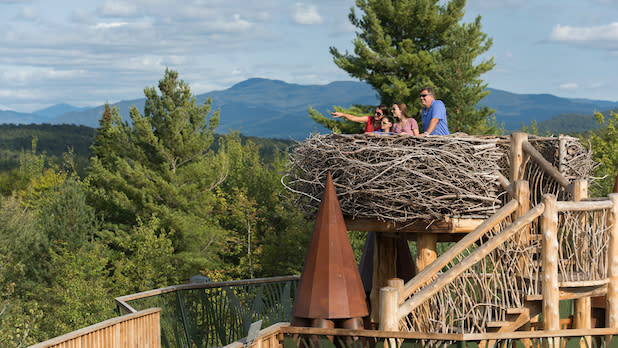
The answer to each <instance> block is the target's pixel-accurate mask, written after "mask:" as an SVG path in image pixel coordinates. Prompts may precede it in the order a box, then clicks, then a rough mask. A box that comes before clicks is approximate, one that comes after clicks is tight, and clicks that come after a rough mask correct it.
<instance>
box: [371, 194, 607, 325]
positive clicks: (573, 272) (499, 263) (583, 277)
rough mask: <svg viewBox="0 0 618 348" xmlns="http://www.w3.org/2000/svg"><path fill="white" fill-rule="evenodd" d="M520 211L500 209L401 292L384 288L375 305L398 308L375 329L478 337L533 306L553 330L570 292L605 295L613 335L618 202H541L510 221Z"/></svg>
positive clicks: (509, 206) (513, 204)
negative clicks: (539, 308) (533, 303)
mask: <svg viewBox="0 0 618 348" xmlns="http://www.w3.org/2000/svg"><path fill="white" fill-rule="evenodd" d="M518 207H519V203H518V202H517V201H515V200H513V201H511V202H509V203H507V204H506V205H504V206H503V208H502V209H500V210H499V211H498V212H497V213H496V214H495V215H494V216H492V217H491V218H490V219H488V220H486V221H485V222H484V223H483V224H481V225H480V226H479V227H478V228H477V229H476V230H475V231H473V232H471V233H470V234H468V235H467V236H466V237H464V238H463V239H462V240H461V241H460V242H458V243H457V244H455V245H454V246H453V247H451V248H450V249H449V250H448V251H447V252H446V253H444V254H443V255H441V256H440V257H439V258H438V259H437V260H436V261H434V263H432V264H431V265H429V266H428V267H427V268H426V269H424V270H423V271H422V272H420V273H419V274H418V275H417V276H416V277H415V278H413V279H412V280H410V281H409V282H408V283H407V284H406V285H405V286H404V287H402V288H400V289H397V288H393V287H386V288H382V289H381V299H380V303H381V305H384V306H388V304H389V303H393V301H389V300H388V297H389V296H393V295H392V294H393V293H395V294H396V295H395V296H396V298H397V301H395V303H396V304H397V308H396V309H394V310H393V309H384V310H383V311H382V310H381V312H384V313H395V315H396V320H393V318H390V319H389V318H380V323H381V325H382V323H384V325H382V326H381V329H383V330H387V331H399V330H401V331H410V332H440V333H483V332H486V330H487V327H488V326H489V325H488V324H490V323H491V322H506V320H507V314H508V313H509V310H511V309H516V308H522V307H524V305H525V303H526V301H529V300H539V301H542V310H543V325H544V327H545V329H546V330H547V329H553V330H558V329H560V326H559V322H560V318H559V314H558V306H559V303H558V302H559V300H560V298H561V297H560V296H563V298H564V297H565V296H573V297H571V298H576V297H577V296H579V295H577V294H572V295H568V294H567V295H565V294H564V292H565V288H569V287H571V288H572V287H580V288H583V287H587V288H586V289H587V291H589V293H590V294H593V293H594V294H601V293H603V294H604V293H607V296H608V303H609V302H612V301H613V302H612V303H611V304H609V305H608V310H609V312H610V316H611V313H616V314H615V317H616V318H615V319H613V320H614V321H612V320H609V321H608V327H618V225H617V224H616V220H617V216H618V194H611V195H610V196H609V199H607V200H603V201H582V202H558V201H557V200H556V198H555V196H553V195H545V196H544V198H543V200H542V202H540V203H539V204H537V205H536V206H534V207H533V208H532V209H530V210H529V211H528V212H526V213H525V214H523V215H521V217H519V218H517V219H515V220H514V221H512V219H511V214H512V213H513V212H515V211H516V210H517V209H518ZM526 233H530V234H529V235H527V236H526ZM524 236H526V237H524ZM612 277H614V278H612ZM612 279H614V281H615V283H613V282H612ZM561 290H562V291H563V294H562V295H561V293H560V291H561ZM567 292H568V291H567ZM382 297H384V301H383V300H382ZM612 306H613V307H615V309H612V308H613V307H612ZM389 323H390V324H389ZM393 323H394V324H393ZM611 325H616V326H611Z"/></svg>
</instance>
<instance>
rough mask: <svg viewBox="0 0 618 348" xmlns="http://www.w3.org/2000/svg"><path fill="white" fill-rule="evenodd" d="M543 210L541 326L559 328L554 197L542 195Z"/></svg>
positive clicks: (549, 328)
mask: <svg viewBox="0 0 618 348" xmlns="http://www.w3.org/2000/svg"><path fill="white" fill-rule="evenodd" d="M543 204H544V205H545V210H544V211H543V215H542V216H541V232H542V233H543V251H542V257H543V327H544V330H547V331H551V330H560V309H559V307H560V297H559V289H558V210H557V209H556V197H555V196H554V195H544V196H543Z"/></svg>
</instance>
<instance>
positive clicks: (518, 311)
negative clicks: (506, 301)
mask: <svg viewBox="0 0 618 348" xmlns="http://www.w3.org/2000/svg"><path fill="white" fill-rule="evenodd" d="M524 313H530V309H528V308H526V307H512V308H507V309H506V314H524Z"/></svg>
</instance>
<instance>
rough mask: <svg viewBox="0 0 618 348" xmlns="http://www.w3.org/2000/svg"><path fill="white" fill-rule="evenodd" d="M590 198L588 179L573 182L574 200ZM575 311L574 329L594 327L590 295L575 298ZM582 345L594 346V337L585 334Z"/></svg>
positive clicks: (584, 224)
mask: <svg viewBox="0 0 618 348" xmlns="http://www.w3.org/2000/svg"><path fill="white" fill-rule="evenodd" d="M584 198H588V181H586V180H576V181H574V182H573V200H574V201H576V202H579V201H581V200H582V199H584ZM580 225H581V226H582V228H585V226H586V219H585V218H583V219H582V221H580ZM573 302H574V312H573V328H574V329H590V328H591V327H592V316H591V315H592V313H591V312H592V309H591V301H590V297H583V298H578V299H575V300H574V301H573ZM580 346H581V347H582V348H583V347H592V339H591V337H590V336H585V337H583V338H582V341H581V342H580Z"/></svg>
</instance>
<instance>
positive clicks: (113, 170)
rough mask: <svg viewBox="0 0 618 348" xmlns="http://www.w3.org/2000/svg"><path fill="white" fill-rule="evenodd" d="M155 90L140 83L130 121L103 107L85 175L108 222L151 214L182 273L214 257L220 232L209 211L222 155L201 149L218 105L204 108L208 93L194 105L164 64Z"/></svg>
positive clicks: (124, 226) (123, 225)
mask: <svg viewBox="0 0 618 348" xmlns="http://www.w3.org/2000/svg"><path fill="white" fill-rule="evenodd" d="M159 90H160V92H161V95H158V94H157V91H156V89H155V88H154V87H152V88H146V89H145V90H144V94H145V95H146V98H147V100H146V103H145V106H144V115H141V114H140V113H139V111H138V110H137V109H136V108H135V107H133V108H132V109H131V111H130V113H131V119H132V121H133V124H132V127H129V126H128V125H127V124H123V123H121V120H120V117H119V116H118V114H117V111H112V112H111V115H110V114H109V113H108V111H109V110H108V109H106V113H105V114H104V117H103V118H102V120H101V128H100V131H99V132H98V133H97V136H96V137H95V144H94V145H93V147H92V151H93V154H94V157H93V159H92V162H91V168H90V176H89V178H88V182H89V184H90V185H91V186H92V188H93V190H92V193H93V195H92V202H93V204H95V205H96V206H97V210H98V211H100V212H101V213H102V214H103V217H104V219H105V221H106V222H108V223H109V224H110V226H109V227H110V229H112V230H113V229H114V228H116V227H117V228H118V230H117V231H124V233H130V230H131V227H130V226H133V225H135V224H137V221H138V219H141V220H142V221H144V222H146V223H147V222H148V221H149V220H150V219H151V218H152V217H157V218H158V219H159V221H160V229H161V231H166V232H167V233H168V234H169V236H170V238H171V239H172V241H173V247H174V249H175V252H176V254H177V255H178V256H179V258H178V260H177V261H176V265H177V267H178V271H179V272H180V273H181V274H182V276H184V277H188V276H190V275H191V274H192V273H195V272H197V271H198V270H200V269H204V268H206V267H207V266H209V265H212V264H213V263H216V262H217V260H218V255H217V253H218V251H219V250H220V248H219V246H220V243H221V242H222V238H223V235H222V233H221V229H220V228H218V226H217V224H216V220H215V219H213V217H212V214H211V212H212V207H213V204H214V200H215V196H214V194H213V192H212V189H213V188H214V187H216V186H217V185H218V184H219V183H220V182H221V181H222V180H223V179H224V176H223V175H222V174H221V173H223V170H222V169H223V165H224V160H225V159H224V158H223V157H222V156H217V155H215V154H214V153H213V152H212V151H209V148H210V145H211V143H212V141H213V139H214V129H215V127H216V126H217V124H218V122H219V112H218V111H217V112H214V113H212V114H211V112H210V111H211V110H210V109H211V101H210V100H207V101H206V102H205V103H204V104H203V105H196V103H195V98H194V97H192V95H191V91H190V88H189V86H188V85H187V84H186V83H185V82H184V81H182V80H179V79H178V74H177V73H176V72H174V71H171V70H166V72H165V77H164V78H163V79H162V80H160V81H159ZM209 114H210V116H209ZM113 226H116V227H113Z"/></svg>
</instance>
